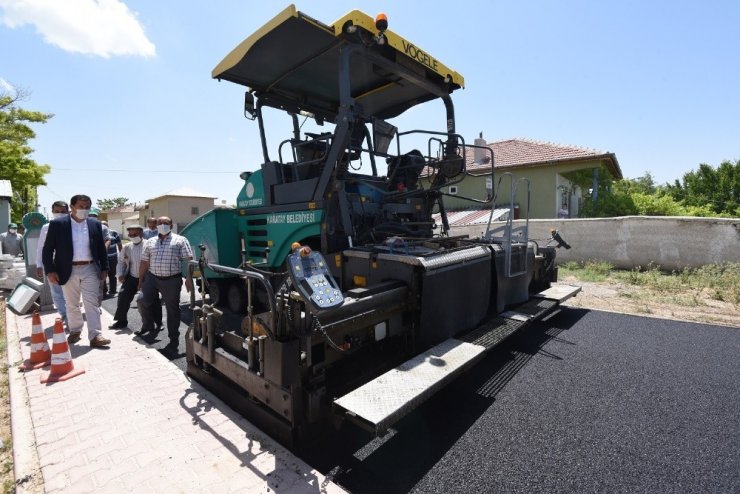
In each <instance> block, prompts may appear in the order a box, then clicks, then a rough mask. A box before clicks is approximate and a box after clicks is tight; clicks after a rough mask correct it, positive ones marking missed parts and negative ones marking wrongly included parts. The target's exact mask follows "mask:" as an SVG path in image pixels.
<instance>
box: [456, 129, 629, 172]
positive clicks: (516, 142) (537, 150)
mask: <svg viewBox="0 0 740 494" xmlns="http://www.w3.org/2000/svg"><path fill="white" fill-rule="evenodd" d="M486 146H487V147H488V148H490V149H491V150H492V151H493V157H494V158H493V159H494V162H495V165H496V168H508V167H525V166H545V165H550V164H555V163H557V162H561V161H593V160H602V161H604V162H605V163H604V164H605V165H606V167H607V168H608V169H609V171H610V172H611V173H612V175H613V176H614V177H615V178H618V179H621V178H622V170H621V169H620V168H619V163H618V162H617V157H616V155H615V154H614V153H610V152H608V151H598V150H596V149H590V148H583V147H578V146H566V145H563V144H553V143H551V142H540V141H533V140H530V139H508V140H506V141H498V142H491V143H487V144H486ZM466 151H467V152H466V159H467V168H468V172H470V173H475V172H476V171H479V172H480V171H485V170H490V165H489V164H488V163H475V162H474V149H467V150H466ZM484 155H485V156H486V157H487V156H489V155H488V153H485V154H484Z"/></svg>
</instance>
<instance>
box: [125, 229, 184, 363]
mask: <svg viewBox="0 0 740 494" xmlns="http://www.w3.org/2000/svg"><path fill="white" fill-rule="evenodd" d="M157 231H158V232H159V234H158V235H157V236H156V237H153V238H150V239H149V240H147V241H146V242H145V243H144V252H143V253H142V255H141V262H140V264H139V288H140V289H141V291H142V297H141V298H140V299H139V302H138V305H139V312H140V313H141V332H142V333H143V332H147V331H152V330H153V329H154V310H153V309H154V305H155V304H156V303H157V301H158V294H161V295H162V300H164V306H165V308H166V309H167V334H168V335H169V337H170V342H169V344H168V345H167V348H166V349H165V350H166V351H169V352H173V351H175V350H177V346H178V343H179V341H180V290H181V289H182V269H183V261H188V260H190V259H192V258H193V251H192V249H191V248H190V242H188V239H186V238H185V237H183V236H181V235H178V234H176V233H172V219H171V218H169V217H167V216H160V217H159V218H157ZM185 288H187V290H188V291H190V290H191V289H192V287H191V286H190V282H189V280H187V279H186V280H185Z"/></svg>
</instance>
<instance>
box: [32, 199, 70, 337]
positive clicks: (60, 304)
mask: <svg viewBox="0 0 740 494" xmlns="http://www.w3.org/2000/svg"><path fill="white" fill-rule="evenodd" d="M51 214H53V215H54V218H62V217H64V216H67V215H68V214H69V206H67V203H66V202H64V201H56V202H55V203H54V204H52V205H51ZM48 231H49V223H45V224H44V226H42V227H41V232H39V243H38V246H37V247H36V277H37V278H38V279H40V280H43V279H44V263H43V262H42V260H41V259H42V257H43V250H44V242H46V234H47V233H48ZM49 289H50V291H51V300H53V301H54V305H55V306H56V308H57V312H59V315H60V316H61V317H62V320H63V321H64V323H65V324H67V305H66V303H65V302H64V291H63V290H62V287H61V285H58V284H53V283H50V284H49Z"/></svg>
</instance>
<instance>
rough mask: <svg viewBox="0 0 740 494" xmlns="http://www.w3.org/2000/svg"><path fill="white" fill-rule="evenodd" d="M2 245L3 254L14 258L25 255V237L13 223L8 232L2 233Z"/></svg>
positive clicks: (0, 235)
mask: <svg viewBox="0 0 740 494" xmlns="http://www.w3.org/2000/svg"><path fill="white" fill-rule="evenodd" d="M0 244H2V248H3V254H8V255H11V256H13V257H15V256H18V255H20V254H23V235H21V234H20V233H18V225H16V224H15V223H11V224H9V225H8V231H7V232H3V233H0Z"/></svg>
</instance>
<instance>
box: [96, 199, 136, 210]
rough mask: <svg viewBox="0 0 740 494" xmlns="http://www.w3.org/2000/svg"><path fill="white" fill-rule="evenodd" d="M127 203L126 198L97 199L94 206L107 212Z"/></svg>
mask: <svg viewBox="0 0 740 494" xmlns="http://www.w3.org/2000/svg"><path fill="white" fill-rule="evenodd" d="M127 203H128V197H114V198H112V199H98V200H97V201H95V206H97V208H98V209H100V210H101V211H108V210H111V209H113V208H120V207H121V206H125V205H126V204H127Z"/></svg>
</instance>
